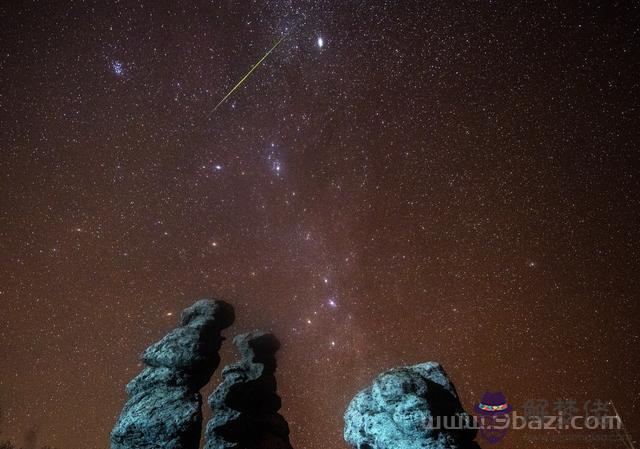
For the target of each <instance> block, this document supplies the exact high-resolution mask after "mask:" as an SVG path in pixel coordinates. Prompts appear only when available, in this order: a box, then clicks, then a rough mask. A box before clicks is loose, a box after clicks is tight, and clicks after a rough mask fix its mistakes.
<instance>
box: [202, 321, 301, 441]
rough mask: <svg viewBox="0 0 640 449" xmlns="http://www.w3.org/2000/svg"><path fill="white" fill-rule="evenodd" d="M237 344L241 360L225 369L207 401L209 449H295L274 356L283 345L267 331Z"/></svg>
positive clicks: (245, 336)
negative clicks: (283, 412)
mask: <svg viewBox="0 0 640 449" xmlns="http://www.w3.org/2000/svg"><path fill="white" fill-rule="evenodd" d="M233 341H234V343H235V345H236V346H237V348H238V351H239V352H240V356H241V359H240V361H238V362H235V363H232V364H230V365H227V366H225V368H224V369H223V370H222V382H221V383H220V385H219V386H218V388H217V389H216V390H215V391H214V392H213V394H212V395H211V396H209V405H210V406H211V408H212V409H213V413H214V415H213V418H212V419H211V421H209V422H208V423H207V429H206V431H205V438H206V439H205V449H229V448H235V449H291V445H290V443H289V426H288V424H287V422H286V421H285V419H284V418H283V417H282V416H281V415H280V414H279V413H278V410H279V409H280V406H281V402H280V397H279V396H278V394H277V384H276V378H275V371H276V358H275V353H276V351H278V349H279V348H280V343H279V342H278V340H277V339H276V337H274V336H273V335H272V334H268V333H264V332H251V333H247V334H242V335H238V336H237V337H236V338H234V340H233Z"/></svg>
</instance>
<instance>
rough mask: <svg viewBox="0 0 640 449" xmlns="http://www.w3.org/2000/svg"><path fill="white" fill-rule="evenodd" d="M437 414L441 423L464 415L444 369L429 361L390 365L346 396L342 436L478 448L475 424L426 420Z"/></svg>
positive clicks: (408, 447)
mask: <svg viewBox="0 0 640 449" xmlns="http://www.w3.org/2000/svg"><path fill="white" fill-rule="evenodd" d="M438 417H440V418H439V419H440V422H441V423H443V424H444V417H458V418H454V419H468V418H469V416H468V415H467V413H466V412H465V411H464V410H463V408H462V404H460V401H459V399H458V395H457V393H456V390H455V388H454V386H453V384H452V383H451V381H450V380H449V377H448V376H447V374H446V373H445V371H444V369H442V367H441V366H440V365H439V364H437V363H434V362H428V363H422V364H419V365H413V366H407V367H402V368H395V369H392V370H390V371H387V372H385V373H382V374H380V375H379V376H378V377H376V379H375V380H374V382H373V385H372V386H371V387H369V388H366V389H365V390H362V391H361V392H359V393H358V394H357V395H356V396H355V397H354V398H353V399H352V400H351V403H350V404H349V406H348V407H347V411H346V412H345V415H344V421H345V428H344V439H345V440H346V442H347V443H348V444H349V445H351V446H352V447H354V448H356V449H479V446H478V445H477V444H476V443H475V442H474V441H473V439H474V437H475V434H476V431H475V430H468V429H467V430H447V429H437V428H435V427H438V426H437V425H436V426H433V427H432V426H430V425H429V422H430V419H432V418H433V420H434V421H433V422H435V423H437V422H438ZM447 419H448V420H449V421H451V419H450V418H447ZM440 427H444V426H440Z"/></svg>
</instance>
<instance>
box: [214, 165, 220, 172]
mask: <svg viewBox="0 0 640 449" xmlns="http://www.w3.org/2000/svg"><path fill="white" fill-rule="evenodd" d="M213 169H214V170H216V171H220V170H222V165H220V164H216V165H214V166H213Z"/></svg>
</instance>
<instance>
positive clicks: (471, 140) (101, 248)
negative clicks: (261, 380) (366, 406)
mask: <svg viewBox="0 0 640 449" xmlns="http://www.w3.org/2000/svg"><path fill="white" fill-rule="evenodd" d="M0 11H1V12H2V17H4V18H5V19H4V21H3V23H4V26H3V30H2V31H1V32H0V33H1V34H2V42H3V46H2V47H3V50H2V52H1V54H0V77H1V86H2V87H1V88H0V91H1V95H0V116H1V118H2V129H1V130H0V136H1V138H0V139H1V140H0V141H1V142H2V151H1V154H0V175H1V177H0V183H1V191H2V208H1V215H0V253H1V254H2V258H1V259H0V260H1V261H0V277H1V279H2V282H1V283H0V340H1V341H2V344H1V345H0V347H1V351H2V352H1V353H0V355H1V362H0V409H1V410H2V415H1V416H2V418H1V419H2V421H0V440H2V439H5V438H10V439H13V440H15V441H17V442H18V443H21V441H22V438H23V435H24V434H25V432H30V431H31V432H34V431H35V432H36V434H37V437H38V441H39V442H40V443H41V444H42V445H44V444H48V445H52V446H55V447H58V448H59V449H71V448H87V449H98V448H101V449H102V448H104V447H106V446H107V444H108V443H107V441H108V434H109V431H110V429H111V427H112V425H113V423H114V422H115V417H116V415H117V414H118V413H119V411H120V409H121V407H122V404H123V403H124V400H125V393H124V385H125V384H126V382H128V380H129V379H131V378H132V377H133V376H134V375H135V374H136V373H137V372H138V371H139V369H140V366H141V365H140V364H139V363H138V361H137V354H138V353H139V352H140V351H141V350H142V349H143V348H145V347H146V346H148V345H149V344H150V343H152V342H153V341H155V340H156V339H158V338H160V337H161V336H162V335H163V334H164V333H166V332H167V331H168V330H169V329H171V328H172V327H173V326H175V324H176V320H177V319H178V318H177V317H178V315H179V312H180V311H181V310H182V309H183V308H185V307H187V306H188V305H189V304H191V303H192V302H193V301H194V300H195V299H197V298H199V297H204V296H215V297H220V298H224V299H226V300H227V301H229V302H231V303H233V304H234V306H235V307H236V314H237V317H238V319H237V322H236V324H234V326H233V327H232V328H230V329H229V330H228V332H227V335H228V336H231V335H232V334H234V333H239V332H243V331H247V330H252V329H255V328H261V329H265V330H271V331H273V332H275V333H276V335H278V337H279V338H280V339H281V340H282V343H283V349H282V350H281V352H280V353H279V370H278V381H279V392H280V395H281V396H282V398H283V409H282V414H283V415H284V416H285V417H286V418H287V420H288V421H289V423H290V426H291V432H292V443H293V446H294V447H297V448H306V449H313V448H318V449H319V448H323V449H326V448H342V447H345V444H344V442H343V441H342V436H341V432H342V427H343V424H342V414H343V412H344V410H345V408H346V405H347V403H348V401H349V400H350V399H351V398H352V397H353V395H354V394H355V393H356V392H357V391H358V390H359V389H362V388H364V387H365V386H367V385H368V384H369V383H370V382H371V379H372V377H373V376H374V375H375V374H376V373H378V372H381V371H383V370H385V369H388V368H390V367H393V366H396V365H399V364H409V363H418V362H422V361H427V360H436V361H439V362H441V363H442V364H443V365H444V366H445V368H446V369H447V370H448V372H449V374H450V375H451V376H452V379H453V381H454V383H455V384H456V386H457V388H458V392H459V393H460V395H461V398H462V400H463V403H464V404H465V406H466V407H471V406H472V404H473V403H474V402H476V401H477V400H478V399H479V398H480V396H481V395H482V393H483V392H484V391H485V390H497V389H499V390H502V391H503V392H504V393H505V395H506V396H507V398H508V399H509V400H510V402H511V403H513V404H514V406H516V407H517V406H518V405H519V404H521V403H523V402H524V401H526V400H527V399H530V398H536V397H544V398H548V399H549V400H552V399H555V398H561V397H562V398H567V397H568V398H576V399H579V400H587V399H595V398H601V399H611V400H613V401H614V403H615V404H616V406H617V408H618V410H619V411H620V413H621V415H622V417H623V419H624V420H625V422H627V423H636V422H638V421H639V419H640V397H639V393H638V392H640V383H639V378H638V376H637V374H636V373H637V367H638V366H640V359H639V355H638V354H639V352H638V351H637V347H638V344H639V343H640V337H639V335H640V313H639V310H638V302H637V294H638V276H637V273H638V269H639V268H640V267H639V266H638V260H639V254H638V245H637V242H638V237H639V236H638V217H637V211H638V209H639V207H640V204H639V201H638V200H639V195H638V193H639V192H640V173H639V172H638V170H637V167H638V154H637V152H638V144H639V143H640V140H639V139H638V132H637V130H638V104H639V100H640V98H639V96H638V94H639V90H640V87H639V84H638V79H637V74H638V73H639V70H640V67H639V65H638V60H639V59H638V57H637V56H638V50H639V48H638V42H639V40H638V27H637V24H634V23H633V20H631V19H630V18H631V17H633V16H634V15H637V13H638V10H637V6H635V5H633V3H624V2H620V3H612V4H610V5H606V6H603V5H600V4H598V5H595V4H591V2H578V3H576V4H571V3H554V2H533V3H531V2H525V3H521V2H507V1H505V2H497V1H488V2H478V3H469V2H461V3H455V2H445V1H436V2H414V1H407V2H390V1H377V0H372V1H358V2H328V1H319V2H290V1H275V0H269V1H265V2H253V1H251V2H231V1H224V2H186V1H178V2H137V1H131V2H128V1H125V2H94V1H85V2H58V3H56V2H13V3H11V4H7V5H3V6H0ZM282 37H285V38H284V40H283V41H282V44H281V45H280V46H278V48H277V49H276V50H274V51H273V53H272V54H270V55H269V57H268V58H267V59H265V61H264V62H263V63H262V64H261V65H260V67H258V68H257V69H256V70H255V72H254V73H253V74H252V75H251V76H250V77H249V78H248V79H247V80H246V81H245V82H244V83H243V84H242V85H241V87H239V88H238V89H237V90H236V91H235V92H233V94H232V95H231V96H230V97H229V98H228V100H227V101H225V102H224V103H222V104H221V105H220V107H219V108H217V109H215V110H214V108H215V107H216V105H217V104H218V102H219V101H220V100H221V99H222V98H223V97H224V96H225V95H226V94H227V93H228V92H229V91H230V90H231V89H232V88H233V86H234V85H236V83H238V80H240V79H241V78H242V77H243V76H244V75H245V74H246V73H247V71H248V70H250V69H251V68H252V67H253V64H255V63H256V61H258V60H259V59H260V57H261V56H262V55H264V54H265V52H266V51H267V50H268V49H269V48H271V47H272V46H273V45H274V43H276V42H277V41H278V39H281V38H282ZM222 355H223V363H227V362H230V361H231V360H233V358H234V357H235V354H234V353H233V349H232V348H231V345H230V344H229V342H227V343H226V344H225V345H224V348H223V354H222ZM213 383H214V384H215V379H214V382H213ZM208 391H210V389H209V390H208ZM208 391H207V392H205V394H206V393H208ZM635 430H636V431H637V430H638V429H637V428H635ZM509 438H510V440H509V444H513V447H534V448H535V447H540V448H545V447H547V446H548V445H547V444H544V442H542V443H541V442H531V441H528V440H526V439H524V438H523V437H521V436H519V435H518V434H516V433H515V432H514V434H513V436H510V437H509ZM636 438H637V434H636ZM579 443H580V444H577V443H576V445H574V446H572V444H571V443H567V444H566V447H568V448H573V447H576V448H581V449H582V448H584V447H587V446H585V445H584V442H579ZM594 447H600V446H598V445H596V446H594Z"/></svg>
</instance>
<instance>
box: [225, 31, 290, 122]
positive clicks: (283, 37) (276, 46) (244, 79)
mask: <svg viewBox="0 0 640 449" xmlns="http://www.w3.org/2000/svg"><path fill="white" fill-rule="evenodd" d="M287 36H288V34H285V35H284V36H282V37H281V38H280V40H279V41H278V42H276V43H275V44H274V46H273V47H271V48H270V49H269V51H268V52H266V53H265V54H264V56H263V57H262V58H260V60H259V61H258V62H256V63H255V64H254V65H253V66H252V67H251V70H249V71H248V72H247V74H246V75H245V76H243V77H242V79H241V80H240V81H238V84H236V85H235V86H233V89H231V90H230V91H229V93H228V94H227V95H225V96H224V98H223V99H222V100H220V102H219V103H218V104H217V105H216V107H215V108H213V111H214V112H215V110H216V109H218V108H219V107H220V105H221V104H222V103H224V102H225V101H226V100H227V98H229V97H230V96H231V94H232V93H234V92H235V91H236V89H237V88H238V87H240V86H241V85H242V83H244V82H245V81H246V80H247V78H249V77H250V76H251V74H252V73H253V71H254V70H255V69H257V68H258V66H259V65H260V64H262V61H264V60H265V59H267V57H268V56H269V55H270V54H271V52H272V51H273V50H275V49H276V48H278V45H280V44H281V43H282V41H283V40H285V39H286V38H287Z"/></svg>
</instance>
